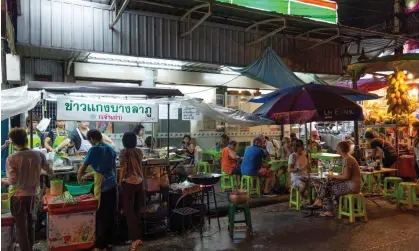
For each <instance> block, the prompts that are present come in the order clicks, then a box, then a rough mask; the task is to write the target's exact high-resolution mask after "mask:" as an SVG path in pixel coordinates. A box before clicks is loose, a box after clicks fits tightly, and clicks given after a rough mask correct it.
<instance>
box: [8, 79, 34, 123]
mask: <svg viewBox="0 0 419 251" xmlns="http://www.w3.org/2000/svg"><path fill="white" fill-rule="evenodd" d="M40 100H41V92H39V91H30V92H29V91H28V88H27V86H21V87H17V88H11V89H6V90H2V91H1V119H2V120H3V119H7V118H10V117H13V116H16V115H18V114H20V113H25V112H27V111H28V110H31V109H33V108H34V107H35V106H36V104H37V103H38V102H39V101H40Z"/></svg>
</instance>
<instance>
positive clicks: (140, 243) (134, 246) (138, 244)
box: [130, 240, 143, 251]
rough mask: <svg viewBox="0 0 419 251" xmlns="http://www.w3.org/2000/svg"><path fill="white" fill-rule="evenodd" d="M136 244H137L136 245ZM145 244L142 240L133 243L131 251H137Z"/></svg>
mask: <svg viewBox="0 0 419 251" xmlns="http://www.w3.org/2000/svg"><path fill="white" fill-rule="evenodd" d="M134 243H135V244H134ZM142 244H143V242H142V241H141V240H138V241H133V242H132V243H131V248H130V251H137V250H138V248H139V247H140V246H141V245H142Z"/></svg>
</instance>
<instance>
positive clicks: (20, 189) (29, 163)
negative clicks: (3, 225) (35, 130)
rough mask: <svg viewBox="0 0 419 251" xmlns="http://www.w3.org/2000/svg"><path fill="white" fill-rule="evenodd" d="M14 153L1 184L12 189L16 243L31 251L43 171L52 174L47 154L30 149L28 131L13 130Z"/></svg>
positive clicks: (9, 159) (10, 195)
mask: <svg viewBox="0 0 419 251" xmlns="http://www.w3.org/2000/svg"><path fill="white" fill-rule="evenodd" d="M9 138H10V139H11V141H12V144H13V147H14V150H15V152H14V153H13V154H12V155H10V156H9V157H7V159H6V172H7V178H5V179H2V180H1V183H2V185H8V186H9V199H10V211H11V213H12V215H13V217H14V220H15V222H16V229H17V231H16V233H17V237H18V238H17V240H18V243H19V247H20V250H21V251H32V247H33V244H34V232H33V224H32V221H33V220H32V219H33V215H32V214H33V213H34V208H35V201H36V196H37V195H38V193H39V191H40V189H39V181H40V175H41V172H42V171H44V172H46V173H47V174H48V175H52V174H53V171H52V169H51V167H50V166H49V165H48V163H47V161H46V159H45V155H44V154H42V153H41V152H39V151H35V150H31V149H28V147H27V145H28V138H27V134H26V131H25V130H24V129H21V128H14V129H12V130H11V131H10V132H9Z"/></svg>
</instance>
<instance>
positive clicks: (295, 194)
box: [289, 186, 301, 211]
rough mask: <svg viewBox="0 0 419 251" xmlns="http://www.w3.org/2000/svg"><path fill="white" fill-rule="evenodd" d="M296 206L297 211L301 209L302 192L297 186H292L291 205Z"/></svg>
mask: <svg viewBox="0 0 419 251" xmlns="http://www.w3.org/2000/svg"><path fill="white" fill-rule="evenodd" d="M292 206H295V208H296V209H297V211H300V209H301V194H300V191H299V190H298V188H297V187H294V186H291V190H290V201H289V207H290V208H291V207H292Z"/></svg>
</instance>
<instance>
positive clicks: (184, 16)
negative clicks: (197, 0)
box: [180, 3, 212, 38]
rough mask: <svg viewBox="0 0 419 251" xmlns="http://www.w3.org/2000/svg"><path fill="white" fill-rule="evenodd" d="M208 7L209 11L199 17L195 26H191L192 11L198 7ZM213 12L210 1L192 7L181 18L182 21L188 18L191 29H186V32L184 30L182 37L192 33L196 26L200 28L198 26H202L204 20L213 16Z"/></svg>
mask: <svg viewBox="0 0 419 251" xmlns="http://www.w3.org/2000/svg"><path fill="white" fill-rule="evenodd" d="M206 7H208V12H207V13H206V14H205V15H204V16H203V17H202V18H201V19H199V20H198V22H197V23H196V24H195V25H194V26H192V27H190V25H191V14H192V12H194V11H196V10H198V9H201V8H206ZM211 14H212V13H211V4H210V3H204V4H200V5H197V6H195V7H193V8H192V9H190V10H188V11H187V12H186V13H185V14H184V15H183V16H182V17H181V18H180V21H185V19H187V21H188V28H189V30H188V31H186V32H184V33H182V34H181V35H180V37H181V38H182V37H185V36H187V35H189V34H191V33H192V32H193V31H194V30H195V29H196V28H198V26H200V25H201V24H202V23H203V22H205V20H207V18H209V17H210V16H211Z"/></svg>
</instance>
